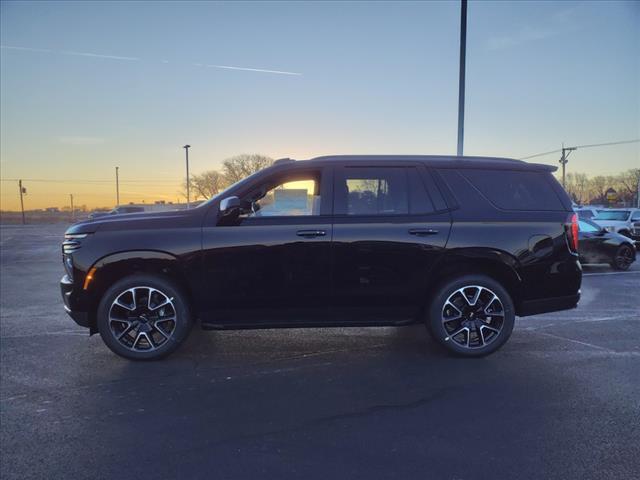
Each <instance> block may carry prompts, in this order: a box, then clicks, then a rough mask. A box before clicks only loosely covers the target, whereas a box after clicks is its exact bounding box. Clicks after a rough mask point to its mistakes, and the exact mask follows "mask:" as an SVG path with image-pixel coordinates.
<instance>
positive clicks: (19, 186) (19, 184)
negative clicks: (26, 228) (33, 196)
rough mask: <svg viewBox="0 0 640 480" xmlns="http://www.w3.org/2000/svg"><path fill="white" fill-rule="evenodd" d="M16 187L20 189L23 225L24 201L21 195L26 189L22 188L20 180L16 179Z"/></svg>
mask: <svg viewBox="0 0 640 480" xmlns="http://www.w3.org/2000/svg"><path fill="white" fill-rule="evenodd" d="M18 189H19V190H20V210H21V211H22V224H23V225H24V224H25V223H27V222H25V219H24V201H23V200H22V195H23V194H24V193H26V191H27V189H26V188H23V186H22V180H18Z"/></svg>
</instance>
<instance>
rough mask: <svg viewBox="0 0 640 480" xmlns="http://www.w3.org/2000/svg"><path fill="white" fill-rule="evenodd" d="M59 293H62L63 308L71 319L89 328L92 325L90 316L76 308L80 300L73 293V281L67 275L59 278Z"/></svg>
mask: <svg viewBox="0 0 640 480" xmlns="http://www.w3.org/2000/svg"><path fill="white" fill-rule="evenodd" d="M60 293H61V294H62V301H63V302H64V310H65V311H66V312H67V313H68V314H69V316H70V317H71V318H73V321H74V322H76V323H77V324H78V325H80V326H81V327H86V328H90V327H91V325H92V323H91V316H90V315H89V312H87V311H84V310H82V309H79V308H78V306H79V304H81V302H80V301H79V299H78V298H77V296H76V295H75V294H74V291H73V281H72V280H71V279H70V278H69V276H68V275H65V276H64V277H62V279H61V280H60Z"/></svg>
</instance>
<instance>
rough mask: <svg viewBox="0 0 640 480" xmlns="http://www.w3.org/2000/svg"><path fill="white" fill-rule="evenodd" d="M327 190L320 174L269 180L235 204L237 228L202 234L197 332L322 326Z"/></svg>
mask: <svg viewBox="0 0 640 480" xmlns="http://www.w3.org/2000/svg"><path fill="white" fill-rule="evenodd" d="M330 187H331V185H330V182H329V179H328V178H327V176H326V173H325V172H324V171H323V169H309V170H306V169H294V170H292V171H289V172H287V173H279V174H275V176H272V177H270V178H267V179H264V181H261V182H259V184H257V185H254V186H252V187H251V188H250V190H249V191H248V192H247V193H246V194H245V195H243V196H242V197H241V198H240V200H241V205H242V209H243V210H242V213H241V215H240V217H239V218H238V219H237V221H235V222H233V223H232V224H231V225H220V224H219V225H211V226H205V227H204V228H203V264H204V282H205V284H206V285H205V288H204V289H205V290H206V291H207V292H208V298H207V299H206V301H205V311H206V313H205V315H204V317H205V318H203V323H204V324H209V325H215V324H217V325H218V326H230V327H231V326H232V327H242V326H247V327H250V326H260V324H263V323H269V324H270V325H274V326H277V325H282V326H287V325H294V324H295V325H297V324H306V323H309V322H315V321H320V320H321V319H322V318H326V315H327V313H328V298H329V294H330V291H329V290H330V276H331V266H330V265H331V262H330V260H331V257H330V251H331V236H332V225H331V220H330V205H329V203H328V202H327V200H330V199H331V197H330V193H327V192H330Z"/></svg>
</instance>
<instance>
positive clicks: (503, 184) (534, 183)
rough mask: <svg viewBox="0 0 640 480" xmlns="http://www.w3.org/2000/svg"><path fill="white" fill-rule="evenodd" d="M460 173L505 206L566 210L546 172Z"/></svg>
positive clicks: (503, 207)
mask: <svg viewBox="0 0 640 480" xmlns="http://www.w3.org/2000/svg"><path fill="white" fill-rule="evenodd" d="M460 173H461V174H462V175H463V176H464V177H465V178H466V179H467V180H468V181H469V182H471V184H472V185H474V186H475V187H476V188H477V189H478V190H480V192H481V193H482V194H483V195H484V196H485V197H486V198H487V199H489V201H490V202H491V203H493V204H494V205H495V206H496V207H498V208H501V209H503V210H564V207H563V205H562V202H561V201H560V199H559V198H558V195H556V192H555V191H554V190H553V187H552V186H551V184H550V182H549V181H548V180H547V178H546V175H547V174H546V173H542V172H530V171H515V170H475V169H465V170H461V171H460Z"/></svg>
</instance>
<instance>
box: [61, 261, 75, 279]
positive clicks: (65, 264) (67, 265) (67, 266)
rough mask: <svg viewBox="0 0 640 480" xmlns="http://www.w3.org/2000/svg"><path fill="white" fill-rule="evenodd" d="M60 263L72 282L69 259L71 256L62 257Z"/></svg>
mask: <svg viewBox="0 0 640 480" xmlns="http://www.w3.org/2000/svg"><path fill="white" fill-rule="evenodd" d="M62 263H64V269H65V271H66V272H67V275H68V276H69V279H70V280H71V281H73V258H71V255H64V256H63V257H62Z"/></svg>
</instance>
